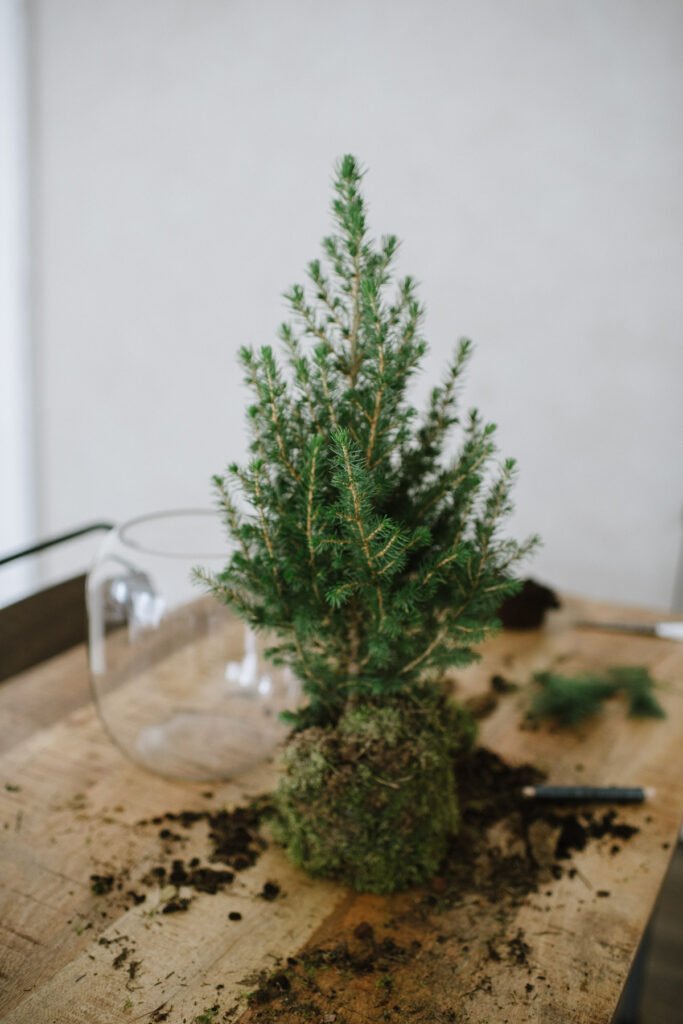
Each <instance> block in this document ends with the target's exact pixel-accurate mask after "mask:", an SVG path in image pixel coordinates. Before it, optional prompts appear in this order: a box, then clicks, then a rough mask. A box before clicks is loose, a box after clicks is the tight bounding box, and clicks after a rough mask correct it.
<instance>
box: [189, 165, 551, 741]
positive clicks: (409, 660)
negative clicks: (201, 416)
mask: <svg viewBox="0 0 683 1024" xmlns="http://www.w3.org/2000/svg"><path fill="white" fill-rule="evenodd" d="M362 176H363V173H362V171H361V169H360V167H359V164H358V162H357V161H356V159H355V158H354V157H352V156H345V157H344V158H343V159H342V160H341V161H340V162H339V164H338V166H337V168H336V177H335V181H334V199H333V203H332V212H333V216H334V223H335V233H334V234H332V235H330V236H329V237H327V238H325V239H324V241H323V260H322V261H321V260H313V261H312V262H311V263H309V265H308V278H309V282H310V285H309V288H308V290H307V289H305V288H304V287H302V286H301V285H294V286H293V287H292V288H291V289H290V290H289V292H287V293H286V296H285V297H286V300H287V302H288V305H289V308H290V311H291V318H292V323H285V324H283V325H282V327H281V329H280V338H281V341H282V345H283V355H284V360H283V361H279V360H278V359H277V358H276V356H275V354H274V352H273V349H272V348H271V347H270V346H264V347H263V348H261V349H259V350H258V351H254V350H253V349H251V348H243V349H242V351H241V353H240V358H241V362H242V365H243V367H244V371H245V374H246V382H247V384H248V386H249V388H250V389H251V391H252V394H253V404H252V405H251V406H250V408H249V421H250V426H251V437H252V440H251V447H250V451H251V459H250V461H249V462H248V464H247V465H244V466H239V465H231V466H229V468H228V470H227V473H226V475H225V476H216V477H215V478H214V485H215V491H216V495H217V499H218V504H219V506H220V510H221V513H222V516H223V517H224V520H225V525H226V528H227V531H228V535H229V537H230V539H231V541H232V542H233V544H234V549H233V551H232V553H231V555H230V559H229V561H228V564H227V565H226V567H225V569H224V571H223V572H220V573H218V574H217V575H215V576H211V575H207V574H204V573H202V572H199V573H198V576H199V578H200V579H202V580H203V582H204V583H205V584H207V585H208V586H209V587H210V589H211V590H212V591H213V592H214V593H215V594H216V595H217V596H218V597H219V598H220V599H221V600H222V601H224V602H225V603H227V604H228V605H230V606H231V607H232V608H233V609H234V610H235V611H236V612H237V613H238V614H239V615H240V616H241V617H242V618H244V619H245V620H246V621H247V622H249V623H250V624H251V625H252V626H253V627H255V628H256V629H259V630H268V631H270V632H271V634H272V635H274V636H275V638H276V640H275V642H274V644H273V646H272V647H271V648H270V651H269V654H270V656H271V658H272V659H273V660H274V661H275V662H276V663H281V664H282V663H285V664H288V665H289V666H291V668H292V669H293V671H294V672H295V673H296V674H297V675H298V676H299V677H300V679H301V680H302V683H303V686H304V690H305V693H306V695H307V697H308V706H307V707H306V708H305V710H303V711H299V712H297V713H296V714H293V715H292V721H293V724H295V725H296V726H297V727H298V728H303V727H305V726H308V725H329V724H333V723H335V722H336V721H338V720H339V718H340V716H341V715H342V713H343V711H344V709H345V708H346V707H347V705H348V704H349V702H351V704H355V703H358V702H359V701H360V702H362V701H363V699H364V698H367V699H368V700H374V701H376V700H377V699H380V700H381V699H384V698H387V699H388V698H390V697H391V696H392V695H402V696H405V695H410V694H415V693H416V692H417V691H418V690H419V688H420V686H421V685H422V683H423V681H424V679H425V677H429V676H430V675H432V676H433V675H434V674H439V673H441V671H442V670H443V669H446V668H448V667H450V666H458V665H465V664H467V663H469V662H470V661H472V660H473V659H474V658H475V657H476V655H475V653H474V651H473V648H474V646H475V645H477V644H478V643H480V642H481V641H482V640H483V639H484V638H485V636H486V635H487V634H488V633H489V632H490V631H491V629H493V628H494V627H495V625H496V611H497V609H498V607H499V606H500V603H501V601H502V600H503V598H504V597H506V596H507V595H508V594H510V593H511V592H513V591H514V589H515V587H516V583H515V580H514V567H515V566H516V564H517V563H518V562H519V560H520V559H521V558H522V557H523V556H524V555H525V554H527V553H528V552H529V551H530V549H531V548H532V547H533V545H534V543H535V539H534V538H531V539H530V540H528V541H526V542H525V543H523V544H518V543H517V542H515V541H514V540H510V539H504V538H502V537H501V536H500V533H499V528H500V524H501V522H502V521H503V519H504V517H505V516H506V514H507V513H509V511H510V508H511V505H510V488H511V484H512V480H513V476H514V462H513V460H509V459H508V460H505V461H503V462H502V464H500V465H498V464H497V463H496V460H495V456H496V445H495V427H494V425H493V424H491V423H486V422H485V421H484V420H482V418H481V417H480V416H479V414H478V412H477V411H476V410H473V411H471V412H469V413H468V414H467V415H466V416H465V417H463V418H461V414H460V413H459V411H458V397H459V386H460V382H461V379H462V376H463V372H464V370H465V367H466V365H467V362H468V359H469V357H470V353H471V345H470V342H469V341H461V342H460V344H459V345H458V347H457V350H456V352H455V354H454V357H453V360H452V362H451V364H450V365H449V367H448V369H447V372H446V375H445V379H444V381H443V383H442V384H440V385H439V386H438V387H435V388H434V390H433V391H432V393H431V398H430V401H429V406H428V408H427V410H426V413H425V414H424V415H423V416H422V417H419V416H418V413H417V412H416V410H415V409H414V408H413V406H412V405H411V404H410V401H409V399H408V387H409V384H410V382H411V378H412V377H413V375H414V374H415V372H416V371H417V370H418V368H419V366H420V363H421V361H422V358H423V356H424V354H425V351H426V347H427V346H426V342H425V340H424V338H423V336H422V333H421V328H422V321H423V316H424V310H423V307H422V306H421V304H420V302H419V301H418V299H417V296H416V288H415V282H414V281H413V279H412V278H410V277H405V278H403V279H402V280H398V281H394V280H392V270H393V265H394V261H395V257H396V252H397V248H398V242H397V239H396V238H395V237H394V236H393V235H387V236H384V237H383V238H382V239H381V240H380V241H379V242H373V241H372V239H371V238H370V235H369V232H368V225H367V214H366V204H365V201H364V199H363V196H362V194H361V180H362ZM456 429H457V431H458V433H459V439H460V440H459V447H458V449H457V451H456V453H455V454H454V455H449V454H448V444H449V442H450V439H451V434H452V433H453V432H454V430H456Z"/></svg>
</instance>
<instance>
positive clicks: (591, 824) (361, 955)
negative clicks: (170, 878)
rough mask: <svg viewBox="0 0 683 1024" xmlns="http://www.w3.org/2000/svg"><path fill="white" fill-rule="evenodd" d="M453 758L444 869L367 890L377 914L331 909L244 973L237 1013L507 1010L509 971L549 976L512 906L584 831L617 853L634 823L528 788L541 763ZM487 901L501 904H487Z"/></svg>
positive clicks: (567, 866)
mask: <svg viewBox="0 0 683 1024" xmlns="http://www.w3.org/2000/svg"><path fill="white" fill-rule="evenodd" d="M456 767H457V777H458V780H459V792H460V802H461V813H462V821H461V828H460V832H459V834H458V836H457V837H455V838H454V839H453V841H452V843H451V846H450V849H449V851H448V854H447V857H446V859H445V861H444V863H443V864H442V866H441V868H440V870H439V874H438V875H437V877H435V878H434V879H433V880H432V882H431V884H430V885H429V886H427V887H425V888H423V889H419V890H413V891H412V892H409V893H399V894H396V895H394V896H391V897H387V898H385V899H383V900H381V901H378V900H377V899H376V898H373V899H372V900H371V901H370V902H368V903H367V904H363V903H362V898H361V901H359V904H358V905H363V906H365V907H366V909H371V910H372V916H371V915H370V914H368V916H367V919H365V918H364V919H363V920H360V921H358V919H357V918H356V920H355V921H354V920H353V917H352V914H348V915H347V916H346V917H344V916H343V915H335V916H334V917H333V918H332V919H331V920H329V921H327V922H326V923H325V924H324V925H323V927H322V928H321V929H320V930H319V931H318V933H316V934H315V935H314V936H313V937H312V939H311V942H310V943H309V945H308V946H307V947H306V948H305V949H304V950H303V952H302V953H300V954H298V955H297V957H295V958H290V959H289V960H279V961H277V962H276V965H275V968H274V970H273V971H271V972H262V973H260V974H259V975H258V976H257V977H256V978H249V979H245V984H249V985H250V986H251V991H250V994H249V996H248V1007H249V1009H248V1010H247V1012H246V1014H245V1015H244V1016H242V1017H240V1024H256V1022H263V1024H266V1022H268V1024H275V1022H281V1024H304V1022H309V1021H314V1022H321V1021H328V1020H329V1021H330V1022H332V1021H334V1022H335V1024H352V1022H353V1021H354V1020H356V1019H358V1018H359V1017H360V1016H361V1012H362V1015H363V1017H364V1019H372V1020H377V1021H393V1022H396V1024H398V1022H407V1021H411V1022H415V1024H449V1022H464V1021H467V1020H468V1019H469V1016H468V1012H467V1007H468V1005H469V1002H470V1000H471V999H473V998H474V997H475V995H476V996H477V998H478V999H480V1000H481V999H484V1000H486V1001H487V1002H488V1003H490V1018H491V1019H492V1020H494V1019H496V1020H498V1019H500V1020H502V1019H503V1016H504V1011H505V1010H507V1007H508V1005H509V994H510V984H511V982H510V979H511V977H512V978H513V981H512V984H513V986H514V987H515V989H516V990H517V991H518V992H519V998H520V999H521V1000H531V999H534V998H536V996H537V993H538V991H539V989H540V988H541V987H542V986H543V985H547V984H548V982H547V981H546V979H545V977H544V975H543V974H541V973H539V972H538V969H537V967H536V964H535V962H534V950H533V945H532V942H531V941H530V940H529V937H528V936H527V935H525V933H524V931H523V930H522V929H521V928H520V927H519V925H518V924H517V923H516V920H517V919H516V911H517V909H518V908H519V907H520V906H521V905H522V904H524V903H525V902H527V901H528V900H529V899H531V898H538V896H539V894H540V893H541V892H543V891H545V890H546V889H547V887H548V886H549V885H552V881H553V879H558V878H561V877H562V876H564V875H566V876H567V878H568V879H569V880H571V879H573V878H575V877H576V876H577V875H578V870H577V869H576V868H575V867H574V866H573V864H572V862H571V858H572V856H573V854H574V853H576V852H579V851H581V850H583V849H585V848H586V846H587V845H588V844H589V843H591V842H608V843H609V849H610V852H612V855H613V856H616V855H617V854H618V852H619V850H620V849H621V846H617V844H615V843H614V839H617V838H618V839H619V842H620V843H621V844H623V843H624V842H627V841H628V840H629V839H630V837H631V836H633V835H634V834H635V833H636V832H637V831H638V829H637V828H635V827H634V826H632V825H629V824H627V823H626V822H622V821H619V820H618V816H617V812H616V811H614V810H608V811H606V812H604V813H600V814H596V813H595V812H593V811H591V810H588V811H586V812H585V813H584V812H582V811H581V810H579V809H573V810H572V811H571V812H569V813H564V812H559V811H557V810H556V809H555V808H549V807H548V806H544V805H542V804H540V803H539V804H535V803H533V802H532V801H529V800H525V799H523V798H522V796H521V789H522V787H523V786H527V785H533V784H534V783H537V782H540V781H542V778H543V775H542V773H541V772H539V771H538V770H537V769H536V768H534V767H533V766H531V765H522V766H519V767H512V766H510V765H508V764H506V763H505V762H504V761H502V760H501V758H499V757H498V756H497V755H495V754H494V753H492V752H491V751H489V750H486V749H483V748H479V749H477V750H476V751H475V752H474V753H473V754H470V755H468V756H466V757H463V758H461V759H460V760H459V762H458V763H457V766H456ZM608 895H609V893H608V892H607V890H597V892H596V893H595V896H596V897H605V896H608ZM482 903H484V904H489V905H491V904H493V905H495V907H496V913H495V914H491V913H482V911H481V907H482ZM463 962H464V963H465V969H466V970H467V976H468V985H469V988H468V991H467V992H465V993H464V995H463V996H462V999H461V1002H460V1005H458V1006H450V1005H449V1004H448V1001H447V997H446V996H445V995H444V993H446V992H448V991H449V990H452V974H453V971H454V970H458V969H459V967H458V965H459V964H462V963H463ZM510 972H513V974H512V975H511V974H510ZM515 972H516V973H518V974H519V983H517V982H516V981H514V978H515ZM448 979H450V985H449V981H448ZM506 1000H508V1002H506Z"/></svg>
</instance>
